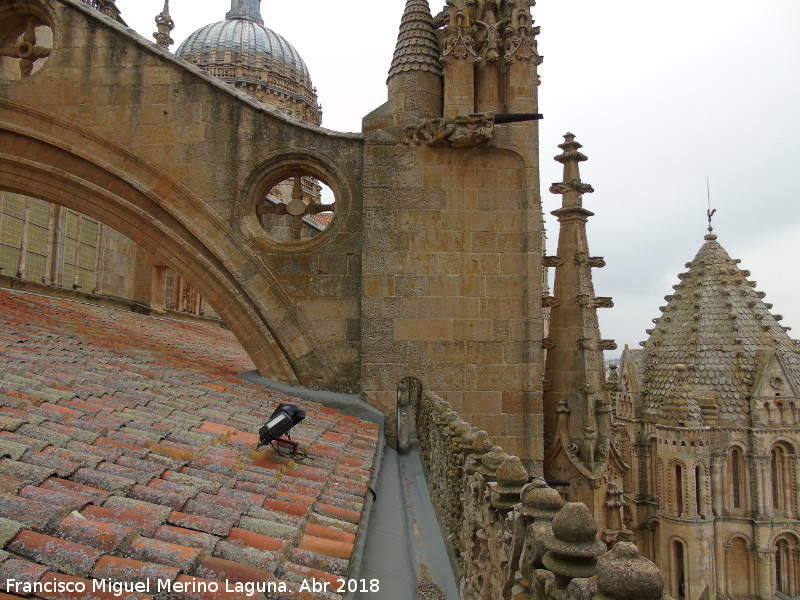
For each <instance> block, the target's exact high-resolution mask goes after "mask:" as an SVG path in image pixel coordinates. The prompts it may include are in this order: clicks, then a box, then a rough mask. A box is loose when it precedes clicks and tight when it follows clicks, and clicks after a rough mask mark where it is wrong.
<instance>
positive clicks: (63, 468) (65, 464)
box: [21, 452, 83, 477]
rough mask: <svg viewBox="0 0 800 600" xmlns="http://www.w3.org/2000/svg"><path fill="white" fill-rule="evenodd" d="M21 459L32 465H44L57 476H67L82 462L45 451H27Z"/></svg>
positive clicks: (78, 467) (79, 466)
mask: <svg viewBox="0 0 800 600" xmlns="http://www.w3.org/2000/svg"><path fill="white" fill-rule="evenodd" d="M21 459H22V460H23V462H26V463H29V464H32V465H37V466H39V467H46V468H48V469H50V470H51V471H52V472H54V473H55V474H56V475H58V476H59V477H69V476H70V475H72V474H73V473H74V472H75V471H77V470H78V469H80V468H81V467H82V466H83V464H82V463H79V462H74V461H71V460H66V459H63V458H59V457H58V456H55V455H54V454H51V453H46V452H28V453H26V454H25V455H24V456H23V457H21Z"/></svg>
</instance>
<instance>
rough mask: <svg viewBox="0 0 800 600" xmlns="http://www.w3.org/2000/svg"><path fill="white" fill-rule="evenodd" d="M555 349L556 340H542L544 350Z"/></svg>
mask: <svg viewBox="0 0 800 600" xmlns="http://www.w3.org/2000/svg"><path fill="white" fill-rule="evenodd" d="M555 347H556V340H555V338H544V339H542V348H543V349H544V350H552V349H553V348H555Z"/></svg>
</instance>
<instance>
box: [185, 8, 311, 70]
mask: <svg viewBox="0 0 800 600" xmlns="http://www.w3.org/2000/svg"><path fill="white" fill-rule="evenodd" d="M209 50H223V51H224V50H230V51H232V52H241V53H245V52H247V53H250V57H249V60H247V61H246V62H247V63H249V64H250V65H254V64H255V62H256V59H257V55H262V56H260V57H258V58H261V59H262V60H263V61H264V64H265V65H266V64H267V62H268V61H269V62H271V63H273V66H274V67H275V68H276V70H277V72H279V73H281V74H283V75H286V76H289V77H291V76H294V75H300V76H302V77H303V78H305V79H306V80H307V81H306V82H305V83H307V84H308V85H309V86H311V76H310V75H309V73H308V67H306V63H305V62H304V61H303V59H302V57H301V56H300V54H299V53H298V52H297V50H295V48H294V46H292V45H291V44H290V43H289V42H287V41H286V39H284V38H283V37H282V36H280V35H278V34H277V33H275V32H274V31H272V30H271V29H268V28H266V27H264V26H263V25H261V24H259V23H255V22H253V21H247V20H244V19H232V20H228V21H218V22H217V23H211V24H210V25H206V26H205V27H202V28H200V29H198V30H197V31H195V32H194V33H193V34H192V35H190V36H189V37H188V38H186V40H185V41H184V42H183V43H182V44H181V45H180V47H179V48H178V51H177V55H178V56H180V57H182V58H186V59H187V60H189V57H190V56H191V55H193V54H194V53H195V52H203V51H206V52H208V51H209Z"/></svg>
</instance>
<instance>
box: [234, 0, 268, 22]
mask: <svg viewBox="0 0 800 600" xmlns="http://www.w3.org/2000/svg"><path fill="white" fill-rule="evenodd" d="M225 19H226V20H228V21H232V20H234V19H241V20H244V21H255V22H256V23H258V24H259V25H263V24H264V19H262V18H261V0H231V10H230V11H229V12H228V14H226V15H225Z"/></svg>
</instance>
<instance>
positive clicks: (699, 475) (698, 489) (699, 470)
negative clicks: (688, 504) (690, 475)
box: [694, 465, 706, 515]
mask: <svg viewBox="0 0 800 600" xmlns="http://www.w3.org/2000/svg"><path fill="white" fill-rule="evenodd" d="M704 479H705V477H704V472H703V467H702V466H701V465H697V466H695V468H694V506H695V510H696V512H697V514H698V515H702V514H705V512H706V510H705V500H704V499H705V486H704V485H703V480H704Z"/></svg>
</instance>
